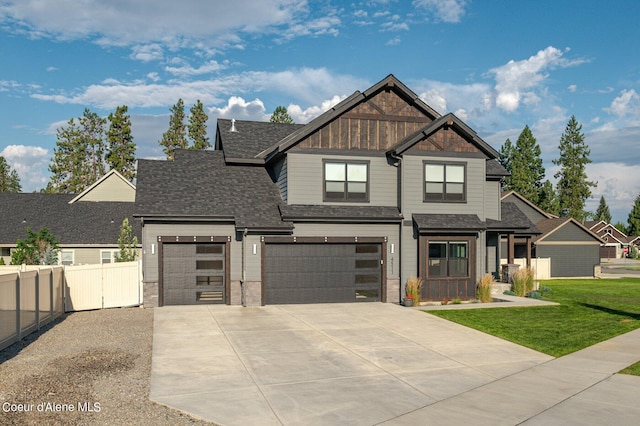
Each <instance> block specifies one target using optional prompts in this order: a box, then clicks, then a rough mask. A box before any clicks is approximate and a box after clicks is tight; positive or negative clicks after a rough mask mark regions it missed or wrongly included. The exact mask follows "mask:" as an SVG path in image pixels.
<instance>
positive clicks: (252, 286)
mask: <svg viewBox="0 0 640 426" xmlns="http://www.w3.org/2000/svg"><path fill="white" fill-rule="evenodd" d="M242 304H243V305H244V306H261V305H262V282H260V281H245V282H243V283H242Z"/></svg>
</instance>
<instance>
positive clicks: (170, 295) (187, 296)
mask: <svg viewBox="0 0 640 426" xmlns="http://www.w3.org/2000/svg"><path fill="white" fill-rule="evenodd" d="M162 259H163V273H162V277H163V280H162V287H163V289H162V291H163V303H164V305H193V304H198V303H225V282H224V281H225V245H224V244H164V245H163V253H162Z"/></svg>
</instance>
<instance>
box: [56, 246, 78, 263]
mask: <svg viewBox="0 0 640 426" xmlns="http://www.w3.org/2000/svg"><path fill="white" fill-rule="evenodd" d="M62 253H71V263H70V264H69V265H66V264H64V263H62ZM75 263H76V251H75V250H68V249H62V250H60V253H59V254H58V264H59V265H63V266H71V265H75Z"/></svg>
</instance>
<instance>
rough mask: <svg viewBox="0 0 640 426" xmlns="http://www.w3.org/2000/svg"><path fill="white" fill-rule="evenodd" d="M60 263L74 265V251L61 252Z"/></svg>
mask: <svg viewBox="0 0 640 426" xmlns="http://www.w3.org/2000/svg"><path fill="white" fill-rule="evenodd" d="M60 264H61V265H73V251H71V250H62V251H61V252H60Z"/></svg>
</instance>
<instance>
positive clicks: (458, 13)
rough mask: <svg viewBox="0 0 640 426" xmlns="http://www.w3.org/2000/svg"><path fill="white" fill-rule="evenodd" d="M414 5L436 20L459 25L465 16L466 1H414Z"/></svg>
mask: <svg viewBox="0 0 640 426" xmlns="http://www.w3.org/2000/svg"><path fill="white" fill-rule="evenodd" d="M413 5H414V6H415V7H416V8H418V9H425V10H427V11H428V12H430V13H432V14H433V15H434V17H435V18H436V20H438V21H442V22H448V23H458V22H460V21H461V20H462V17H463V16H464V14H465V7H466V5H467V2H466V0H414V1H413Z"/></svg>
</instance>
